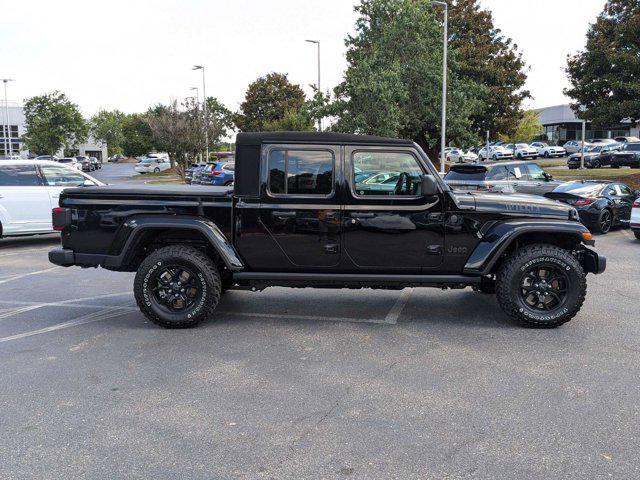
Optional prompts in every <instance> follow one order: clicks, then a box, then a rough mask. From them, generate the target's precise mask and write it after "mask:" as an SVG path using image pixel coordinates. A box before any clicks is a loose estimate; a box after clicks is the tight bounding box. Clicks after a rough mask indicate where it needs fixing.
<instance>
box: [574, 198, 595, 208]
mask: <svg viewBox="0 0 640 480" xmlns="http://www.w3.org/2000/svg"><path fill="white" fill-rule="evenodd" d="M592 201H593V200H591V199H590V198H584V199H582V200H577V201H576V203H575V205H576V206H578V207H584V206H585V205H591V202H592Z"/></svg>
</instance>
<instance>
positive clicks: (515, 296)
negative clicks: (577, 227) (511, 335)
mask: <svg viewBox="0 0 640 480" xmlns="http://www.w3.org/2000/svg"><path fill="white" fill-rule="evenodd" d="M586 292H587V281H586V275H585V273H584V270H583V269H582V266H581V265H580V263H579V262H578V260H577V259H576V258H575V257H574V256H573V255H571V253H569V252H568V251H567V250H564V249H562V248H560V247H556V246H554V245H546V244H537V245H529V246H526V247H523V248H521V249H519V250H517V251H516V252H514V253H512V254H511V256H510V257H509V258H508V259H507V260H506V261H505V263H504V264H503V265H502V267H501V268H500V271H499V272H498V276H497V282H496V293H497V299H498V303H499V304H500V306H501V307H502V309H503V310H504V312H505V313H506V314H507V315H509V316H510V317H511V318H513V319H514V320H517V321H518V322H520V323H522V324H524V325H526V326H530V327H539V328H554V327H558V326H560V325H562V324H564V323H566V322H568V321H569V320H571V319H572V318H573V317H574V316H575V315H576V314H577V313H578V311H579V310H580V308H581V307H582V304H583V303H584V299H585V295H586Z"/></svg>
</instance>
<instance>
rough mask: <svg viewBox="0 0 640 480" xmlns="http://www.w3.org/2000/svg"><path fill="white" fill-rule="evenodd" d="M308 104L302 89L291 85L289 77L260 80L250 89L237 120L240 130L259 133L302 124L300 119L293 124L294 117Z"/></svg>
mask: <svg viewBox="0 0 640 480" xmlns="http://www.w3.org/2000/svg"><path fill="white" fill-rule="evenodd" d="M304 104H305V95H304V91H303V90H302V88H301V87H300V85H296V84H293V83H291V82H289V79H288V78H287V76H286V75H284V74H281V73H270V74H268V75H266V76H264V77H260V78H258V79H257V80H256V81H255V82H253V83H251V84H250V85H249V87H248V88H247V92H246V94H245V99H244V101H243V102H242V104H241V105H240V111H239V112H238V113H236V115H235V116H234V122H235V125H236V127H237V128H238V130H240V131H243V132H256V131H262V130H265V129H266V127H267V126H270V127H271V128H273V127H274V126H277V125H278V122H283V121H284V118H285V116H288V117H289V120H286V121H285V123H287V122H288V123H289V124H291V125H297V124H299V123H300V122H299V120H300V119H299V118H298V119H296V120H295V121H294V122H291V120H292V115H293V116H297V114H298V113H299V112H300V111H301V109H302V108H303V106H304Z"/></svg>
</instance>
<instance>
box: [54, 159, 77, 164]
mask: <svg viewBox="0 0 640 480" xmlns="http://www.w3.org/2000/svg"><path fill="white" fill-rule="evenodd" d="M74 160H75V158H61V159H60V160H58V162H60V163H71V162H73V161H74Z"/></svg>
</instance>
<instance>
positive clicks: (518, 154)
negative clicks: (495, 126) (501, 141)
mask: <svg viewBox="0 0 640 480" xmlns="http://www.w3.org/2000/svg"><path fill="white" fill-rule="evenodd" d="M505 148H506V149H507V150H510V151H511V152H513V156H514V157H515V158H517V159H518V160H524V159H534V160H535V159H536V158H538V149H537V148H534V147H532V146H531V145H528V144H526V143H515V144H514V143H509V144H507V145H506V146H505Z"/></svg>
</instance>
